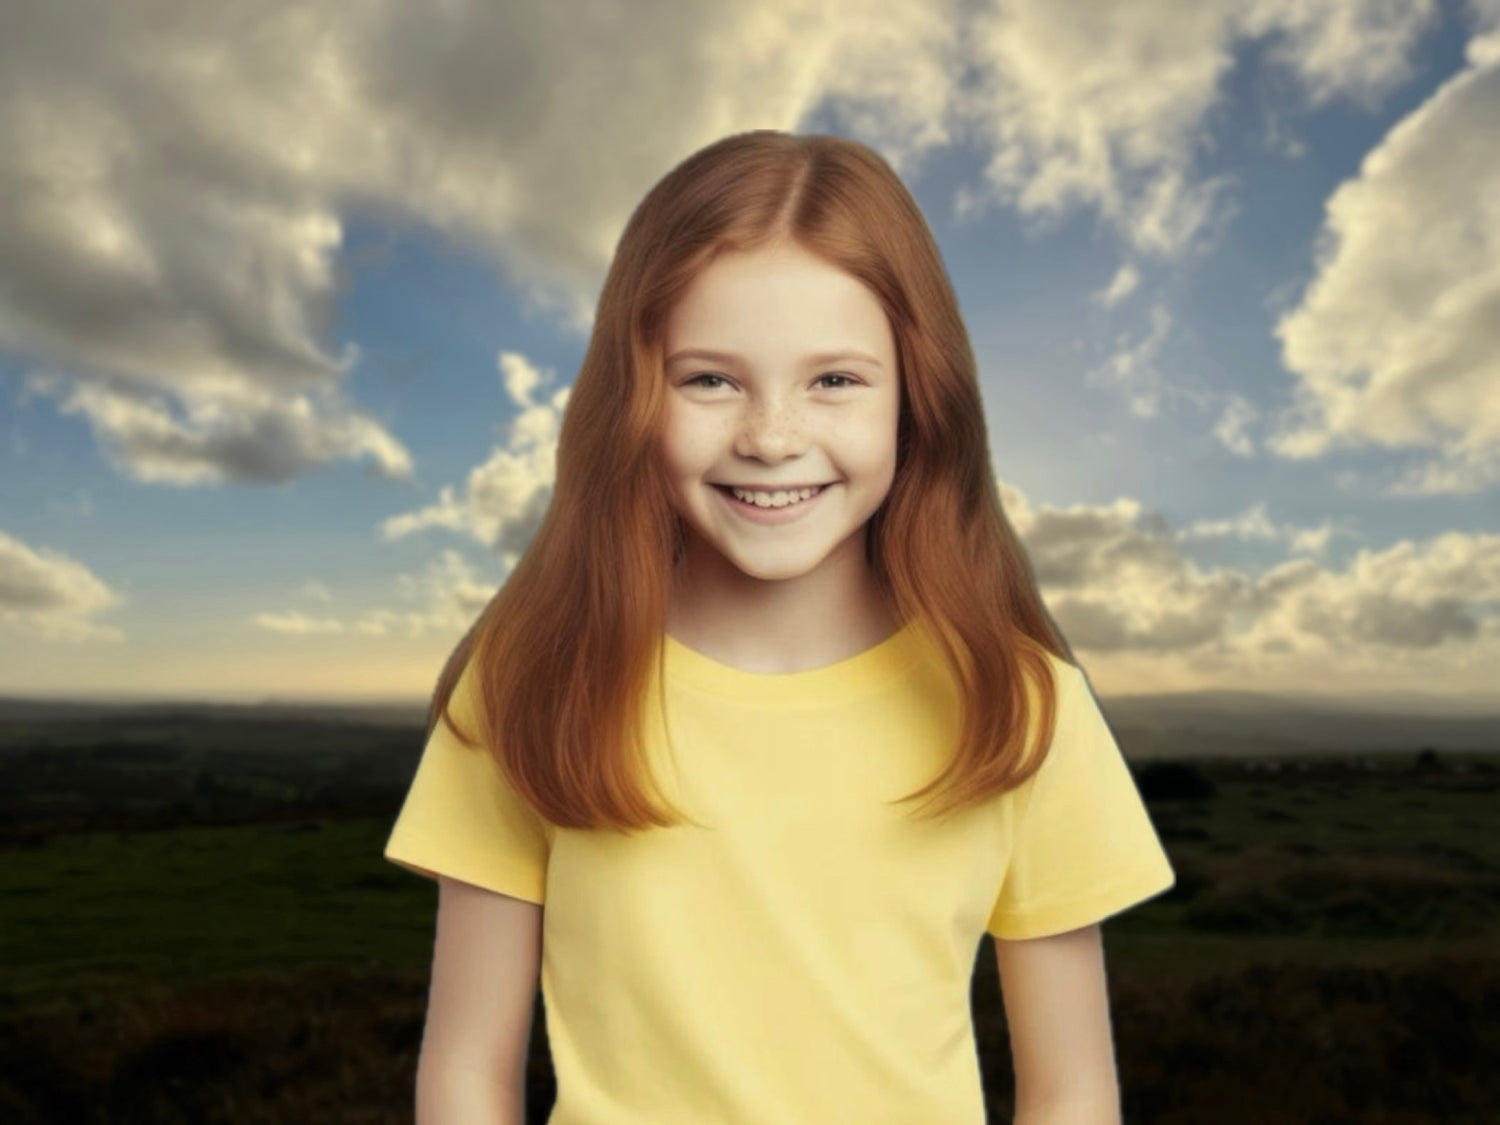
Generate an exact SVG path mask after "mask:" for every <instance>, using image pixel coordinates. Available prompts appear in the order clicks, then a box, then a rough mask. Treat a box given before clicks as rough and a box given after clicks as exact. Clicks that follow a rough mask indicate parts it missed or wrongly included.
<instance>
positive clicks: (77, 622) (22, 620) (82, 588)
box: [0, 531, 125, 641]
mask: <svg viewBox="0 0 1500 1125" xmlns="http://www.w3.org/2000/svg"><path fill="white" fill-rule="evenodd" d="M124 604H125V599H124V597H122V596H121V595H120V594H118V593H117V592H116V591H114V590H112V589H111V588H110V587H109V586H108V585H107V584H106V583H105V582H104V580H103V579H101V578H99V577H98V575H96V574H95V573H94V572H93V571H91V570H90V569H89V568H88V567H87V566H85V565H84V564H83V563H81V562H79V561H78V560H77V559H74V558H70V557H69V556H67V555H65V554H63V553H62V552H60V551H53V550H49V549H48V548H46V547H31V546H28V545H27V544H25V543H23V542H21V541H20V540H19V539H16V538H13V537H12V536H9V535H7V534H5V532H3V531H0V630H4V631H6V632H12V633H16V634H20V635H23V636H29V637H36V638H40V639H42V640H59V641H121V640H124V634H122V633H121V632H120V630H119V629H116V628H115V627H114V626H111V625H101V624H99V623H98V622H96V621H95V620H93V618H95V617H96V616H98V615H99V614H102V613H105V612H108V611H110V610H113V609H115V608H117V607H119V606H122V605H124Z"/></svg>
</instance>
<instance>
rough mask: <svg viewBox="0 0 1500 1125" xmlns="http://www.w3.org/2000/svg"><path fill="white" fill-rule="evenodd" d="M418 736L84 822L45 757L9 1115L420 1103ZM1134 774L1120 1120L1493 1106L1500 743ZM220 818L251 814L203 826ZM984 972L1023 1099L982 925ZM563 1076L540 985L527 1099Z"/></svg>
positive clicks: (11, 839)
mask: <svg viewBox="0 0 1500 1125" xmlns="http://www.w3.org/2000/svg"><path fill="white" fill-rule="evenodd" d="M406 746H407V749H406V750H405V751H403V753H405V754H406V758H405V759H403V760H402V761H401V762H399V763H397V764H394V765H387V766H386V767H382V768H383V769H385V771H386V774H385V776H387V778H388V780H387V782H386V784H387V786H389V785H390V780H389V779H396V781H397V782H398V784H397V786H396V788H394V789H389V788H388V790H387V792H386V793H385V796H384V800H385V801H386V805H385V808H384V811H381V812H376V813H372V812H370V811H369V810H368V808H366V809H365V811H364V812H363V814H361V813H360V810H359V808H358V807H355V806H353V805H349V806H343V807H340V806H333V807H329V808H326V809H325V810H324V812H323V814H322V815H317V810H316V807H315V803H314V802H313V800H312V797H311V796H310V794H309V790H308V786H307V784H305V783H304V782H299V781H297V780H296V779H297V778H298V777H302V776H305V775H304V774H303V773H301V772H299V770H298V769H297V768H296V765H295V764H292V763H289V762H288V760H287V759H285V758H282V759H276V760H274V761H273V760H272V759H268V758H266V757H265V756H263V755H262V756H254V755H250V756H246V757H244V758H242V759H240V760H239V764H238V766H235V767H233V768H231V767H230V766H228V765H226V764H224V763H225V762H227V761H228V759H218V760H215V762H216V764H215V767H214V768H215V769H216V770H217V771H218V772H217V773H214V774H212V775H211V776H213V777H214V778H215V779H216V780H214V781H213V782H212V783H211V784H205V783H204V782H203V777H204V776H205V771H204V768H203V765H202V761H203V760H202V759H191V761H193V762H195V763H196V764H194V765H192V766H191V768H188V767H186V766H184V765H183V763H184V762H188V761H189V760H190V758H189V757H188V756H186V755H185V752H171V753H169V752H168V751H166V750H159V751H158V752H157V753H156V758H155V760H154V762H153V760H152V756H151V754H138V755H137V756H136V757H137V759H138V761H137V764H136V766H135V767H134V768H135V769H136V770H154V771H155V772H156V773H157V775H158V776H157V777H156V778H155V780H154V783H153V784H154V788H153V785H146V784H142V785H139V786H137V787H136V788H135V789H132V788H131V786H129V785H123V784H121V783H120V782H119V779H118V777H116V778H115V781H114V783H113V784H109V783H108V779H106V781H105V782H100V783H98V784H97V785H95V786H94V787H93V789H94V794H95V797H96V798H98V799H97V800H92V801H91V803H90V804H89V805H88V808H94V809H96V810H97V809H98V808H104V809H105V811H103V812H98V813H97V815H94V816H93V820H92V821H91V820H90V819H89V815H88V814H87V813H86V810H85V811H80V807H79V806H78V805H77V803H76V802H74V803H73V804H72V805H71V806H69V805H68V803H67V802H65V801H57V800H54V799H51V798H49V796H48V790H47V788H46V786H45V785H42V784H40V783H38V782H37V780H36V777H35V776H33V777H32V778H31V782H32V788H31V789H30V790H29V791H27V790H22V792H29V794H30V796H32V797H34V798H37V800H36V801H34V802H33V803H32V804H31V805H29V806H27V808H26V810H24V812H25V815H22V814H20V813H15V812H14V811H13V812H12V815H11V816H10V819H9V823H8V825H7V835H6V836H5V837H4V840H3V843H0V847H3V850H0V856H3V861H0V903H3V910H4V919H5V920H4V925H3V928H0V957H3V962H4V965H5V973H4V974H3V979H0V1120H4V1121H6V1122H29V1121H143V1122H144V1121H184V1122H186V1121H226V1122H227V1121H268V1122H269V1121H290V1120H319V1121H368V1122H373V1121H393V1122H394V1121H409V1120H410V1119H411V1098H412V1085H411V1084H412V1080H413V1068H414V1066H415V1059H416V1052H417V1049H418V1047H419V1045H420V1037H421V1026H422V1018H423V1012H424V1004H425V989H426V983H427V979H426V974H427V969H428V965H429V962H430V956H431V942H432V923H433V917H434V911H435V906H436V890H435V887H434V886H433V885H432V884H431V883H429V882H427V881H426V880H423V879H421V878H419V877H417V876H415V875H413V874H410V873H408V872H406V871H404V870H402V869H399V868H397V867H395V866H394V865H392V864H390V863H388V862H386V861H385V860H384V859H383V857H382V856H381V854H380V853H381V849H382V847H383V845H384V842H385V838H386V834H387V832H388V831H389V828H390V824H391V821H392V819H393V818H394V814H395V809H396V806H397V803H398V801H399V797H400V785H399V780H400V779H401V778H402V777H403V771H406V773H405V776H409V771H410V768H411V766H412V765H414V755H412V754H411V751H410V749H409V748H410V741H409V739H408V741H407V743H406ZM126 757H127V758H128V755H127V756H126ZM8 760H9V762H10V768H11V769H12V770H19V769H22V768H23V766H21V765H17V764H16V763H17V762H19V761H20V759H19V758H17V757H16V756H15V755H14V754H13V753H12V754H11V756H10V758H9V759H8ZM124 760H125V758H117V759H110V760H107V761H106V762H105V763H104V765H103V766H102V767H101V768H103V769H105V771H106V772H107V771H108V770H115V771H116V772H117V773H118V772H119V771H120V770H122V769H123V768H124V767H122V766H121V765H120V763H121V762H122V761H124ZM56 761H57V759H56V758H53V759H51V760H50V761H49V762H47V763H43V761H42V760H41V759H40V758H36V759H32V760H31V761H30V764H29V765H27V766H24V768H26V769H33V770H34V769H37V768H40V767H41V766H42V765H44V764H45V765H46V768H48V769H49V770H53V766H55V764H56ZM172 763H176V766H177V767H178V768H177V769H176V770H175V771H174V770H173V769H172V768H170V766H171V764H172ZM268 763H270V764H268ZM73 767H74V769H73V776H74V778H75V779H76V778H77V776H78V774H77V771H78V769H79V768H80V767H79V765H78V761H77V760H75V761H74V762H73ZM4 768H5V765H4V762H0V770H3V769H4ZM342 768H343V767H342V766H339V765H338V764H337V761H336V759H335V758H328V759H326V760H324V762H323V765H322V766H321V767H320V769H321V771H322V776H323V780H322V781H319V782H318V783H317V784H318V786H319V788H318V789H317V792H318V793H319V794H320V795H321V796H324V797H326V795H327V793H328V788H327V781H326V777H327V775H329V774H330V773H333V774H337V773H338V771H339V770H340V769H342ZM237 771H238V772H237ZM126 772H129V771H126ZM377 772H378V771H377ZM53 773H54V774H56V776H55V777H54V782H55V784H54V790H53V791H54V792H60V791H63V789H64V787H65V785H66V784H69V782H67V779H66V778H65V776H64V773H62V772H58V771H56V770H53ZM49 776H51V775H49ZM365 776H366V777H367V778H368V776H369V774H366V775H365ZM174 778H175V779H176V780H175V781H173V780H170V779H174ZM1137 779H1138V783H1139V784H1140V785H1141V787H1142V791H1143V793H1144V794H1145V795H1146V797H1147V800H1148V804H1149V805H1150V808H1151V813H1152V817H1153V820H1154V822H1155V823H1156V825H1157V827H1158V830H1159V831H1160V832H1161V835H1162V838H1163V840H1164V842H1165V843H1166V846H1167V848H1168V851H1169V853H1170V854H1171V857H1172V860H1173V866H1174V867H1175V869H1176V870H1177V873H1178V885H1177V886H1176V887H1175V888H1174V889H1173V891H1172V892H1170V893H1169V894H1168V895H1165V896H1162V897H1161V898H1159V899H1157V900H1154V901H1152V902H1150V903H1147V904H1146V905H1144V906H1142V907H1139V908H1137V909H1135V910H1132V911H1129V912H1127V913H1126V914H1125V915H1122V916H1121V917H1119V918H1117V919H1115V920H1113V921H1111V922H1109V923H1108V924H1107V925H1106V927H1105V933H1106V940H1107V944H1108V955H1109V966H1110V987H1111V993H1112V1002H1113V1014H1114V1026H1115V1036H1116V1049H1117V1054H1118V1057H1119V1064H1120V1075H1121V1084H1122V1088H1123V1090H1124V1092H1125V1107H1126V1119H1127V1120H1129V1121H1163V1122H1190V1121H1206V1120H1212V1121H1214V1122H1222V1123H1231V1122H1237V1121H1245V1122H1250V1121H1257V1122H1260V1121H1267V1120H1275V1121H1278V1122H1280V1121H1303V1120H1305V1121H1325V1120H1326V1121H1334V1120H1357V1121H1371V1122H1408V1121H1410V1122H1415V1121H1429V1120H1439V1119H1441V1120H1445V1121H1468V1120H1475V1121H1478V1120H1489V1119H1500V1116H1497V1107H1500V1077H1497V1076H1496V1068H1494V1067H1493V1066H1492V1065H1489V1064H1490V1063H1492V1062H1493V1060H1494V1059H1495V1058H1497V1057H1500V965H1497V956H1496V950H1500V833H1496V832H1495V831H1494V826H1495V825H1496V824H1500V755H1480V754H1472V755H1459V754H1449V753H1445V754H1444V755H1443V756H1442V758H1441V760H1434V761H1433V762H1430V763H1428V764H1427V766H1426V768H1418V765H1417V763H1416V761H1415V755H1412V756H1403V757H1399V758H1397V757H1394V756H1391V757H1389V758H1386V759H1384V760H1371V759H1365V760H1364V764H1363V765H1361V764H1360V763H1359V761H1358V760H1350V761H1332V760H1330V761H1325V762H1315V763H1307V762H1303V763H1286V764H1284V765H1283V767H1282V768H1280V769H1279V770H1278V771H1277V772H1275V773H1272V772H1268V771H1267V770H1265V769H1257V770H1255V771H1253V772H1252V771H1251V770H1250V769H1249V768H1248V767H1247V765H1246V764H1244V763H1235V762H1215V763H1195V764H1189V765H1174V764H1172V763H1153V764H1152V765H1151V766H1149V767H1146V768H1141V769H1138V770H1137ZM0 780H7V779H5V778H0ZM8 780H9V781H10V782H14V781H15V780H16V778H15V776H14V775H12V776H11V777H10V778H9V779H8ZM96 780H97V779H96ZM82 788H88V787H87V786H82ZM6 791H7V792H8V793H9V794H11V795H12V797H13V798H14V795H15V794H16V793H17V790H16V789H15V788H9V789H8V790H6ZM132 793H133V794H134V796H133V797H132V796H130V794H132ZM150 793H157V794H159V795H160V799H158V800H157V801H156V803H155V805H152V804H151V803H150V801H149V800H148V799H147V797H146V796H143V795H149V794H150ZM121 794H124V795H125V796H123V797H122V796H121ZM110 799H113V800H115V801H116V802H117V804H116V805H115V806H110V805H109V800H110ZM126 799H129V800H133V801H135V806H133V807H134V809H135V811H134V812H133V813H131V812H129V810H127V809H122V808H121V807H119V806H118V801H120V800H126ZM359 800H360V801H361V802H369V801H371V800H376V797H372V794H371V793H369V792H361V793H360V795H359ZM216 801H217V802H225V801H227V802H231V803H232V805H233V807H232V808H226V807H223V805H222V804H220V805H218V806H215V805H213V804H212V802H216ZM377 803H378V802H377ZM16 807H18V806H16ZM59 810H62V811H59ZM216 815H217V816H238V817H240V818H241V819H243V820H245V821H246V822H243V823H230V824H221V825H214V824H211V823H191V822H187V823H183V822H182V821H183V820H184V818H186V819H188V820H189V821H190V820H191V818H192V817H194V816H199V817H204V816H216ZM129 816H134V817H135V820H134V821H132V822H131V823H135V824H136V825H137V826H136V827H134V828H130V829H128V830H127V829H125V828H123V827H120V826H119V825H120V824H122V823H124V822H125V819H128V817H129ZM153 817H154V818H155V821H154V823H155V826H154V827H153V826H151V824H152V823H153V821H152V818H153ZM69 818H71V819H69ZM110 818H113V822H114V823H115V824H116V827H113V828H101V827H99V826H98V825H99V823H101V820H109V819H110ZM122 818H125V819H122ZM251 818H257V819H251ZM174 819H175V823H174ZM91 823H92V824H93V825H94V826H93V827H90V824H91ZM973 996H974V1011H975V1027H976V1035H977V1038H978V1042H979V1045H980V1052H981V1060H982V1068H983V1071H984V1078H985V1086H986V1091H987V1094H988V1095H989V1097H990V1100H991V1113H992V1117H993V1119H994V1120H997V1121H999V1120H1007V1119H1008V1118H1009V1112H1010V1109H1009V1107H1010V1069H1009V1045H1008V1040H1007V1039H1006V1033H1005V1028H1004V1020H1003V1015H1002V1009H1001V1004H1000V996H999V986H998V981H997V979H996V974H995V968H994V963H993V955H992V953H991V951H990V943H989V942H988V941H987V940H986V941H984V942H983V943H982V944H981V946H980V950H979V957H978V959H977V961H976V972H975V978H974V984H973ZM1268 1074H1270V1075H1276V1076H1277V1079H1276V1081H1274V1082H1272V1081H1268V1080H1267V1079H1266V1078H1265V1077H1264V1076H1265V1075H1268ZM550 1083H551V1072H550V1059H549V1057H548V1054H547V1046H546V1035H545V1013H544V1012H542V1011H541V1009H540V1004H539V1018H538V1020H537V1024H536V1026H535V1028H534V1033H533V1047H532V1057H531V1085H530V1087H529V1104H530V1109H531V1112H532V1114H533V1120H536V1121H541V1120H544V1117H545V1111H546V1109H547V1108H548V1106H549V1105H550V1102H551V1098H552V1096H553V1087H552V1086H551V1084H550ZM1351 1114H1352V1116H1351Z"/></svg>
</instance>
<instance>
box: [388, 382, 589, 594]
mask: <svg viewBox="0 0 1500 1125" xmlns="http://www.w3.org/2000/svg"><path fill="white" fill-rule="evenodd" d="M497 362H498V364H499V367H500V369H501V373H502V377H503V378H502V381H503V383H504V386H505V390H506V392H507V393H508V394H509V395H510V397H511V398H512V399H513V400H514V401H515V402H516V404H517V405H518V406H519V407H520V410H519V411H518V412H517V413H516V415H515V416H514V417H513V418H512V420H511V422H510V423H509V426H508V427H507V433H506V437H505V441H504V443H503V444H502V445H500V446H497V447H496V448H495V449H494V450H492V451H491V453H490V455H489V456H488V457H487V458H486V459H485V461H484V462H483V463H482V464H479V465H476V466H475V467H474V468H472V469H470V470H469V476H468V480H467V481H466V482H465V485H464V489H463V492H462V494H460V493H458V492H456V491H455V490H454V488H453V486H452V485H444V486H443V487H442V488H441V489H440V490H439V493H438V499H437V501H436V502H434V503H432V504H429V505H427V506H426V507H424V508H420V509H418V510H417V511H414V512H406V513H403V514H401V515H396V516H391V517H390V518H388V519H386V520H385V521H383V522H382V524H381V527H380V532H381V535H382V537H383V538H385V539H399V538H402V537H404V536H408V535H413V534H415V533H417V532H419V531H423V530H425V529H427V528H431V527H442V528H447V529H448V530H450V531H456V532H459V533H461V534H464V535H467V536H470V537H472V538H474V539H476V540H478V541H479V542H480V543H483V544H484V545H485V546H487V547H491V548H493V549H494V550H496V551H497V552H499V553H500V555H501V557H502V559H503V561H504V564H505V569H506V571H507V572H509V570H510V568H511V566H513V565H514V564H515V560H516V559H518V558H519V557H520V556H521V554H522V552H523V551H525V549H526V546H527V544H529V543H530V542H531V539H532V536H533V535H535V534H536V530H537V528H538V527H540V526H541V521H542V519H543V517H544V516H545V515H546V513H547V506H548V505H549V504H550V503H551V501H552V485H553V483H554V482H555V480H556V479H557V436H558V432H559V431H560V430H561V428H562V415H563V411H564V410H565V409H566V407H567V402H568V395H569V393H570V392H571V390H572V387H571V385H570V386H567V387H562V388H560V389H558V390H556V391H555V392H553V393H552V395H551V396H550V397H548V398H546V399H543V400H541V401H535V400H534V399H533V397H532V396H533V394H534V393H535V391H536V390H537V389H538V388H539V387H540V386H542V385H543V384H544V383H551V382H552V381H553V379H554V375H553V374H552V373H551V372H549V373H548V374H547V375H546V376H545V377H544V376H543V375H542V373H541V372H539V371H538V370H537V369H536V368H535V367H533V366H532V364H531V363H530V361H528V360H527V359H526V358H525V357H524V356H522V355H520V354H519V353H516V352H501V353H500V355H499V357H498V360H497Z"/></svg>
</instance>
